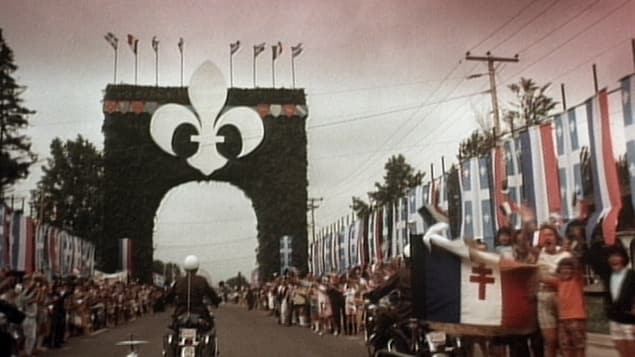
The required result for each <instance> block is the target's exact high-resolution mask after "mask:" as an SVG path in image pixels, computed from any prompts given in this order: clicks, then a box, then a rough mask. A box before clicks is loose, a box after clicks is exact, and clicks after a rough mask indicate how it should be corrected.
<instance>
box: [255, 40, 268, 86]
mask: <svg viewBox="0 0 635 357" xmlns="http://www.w3.org/2000/svg"><path fill="white" fill-rule="evenodd" d="M265 45H266V44H265V43H264V42H263V43H260V44H258V45H254V62H253V63H254V68H253V75H254V88H256V58H257V57H258V55H259V54H260V53H262V51H264V50H265Z"/></svg>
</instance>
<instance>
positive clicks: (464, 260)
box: [423, 223, 536, 333]
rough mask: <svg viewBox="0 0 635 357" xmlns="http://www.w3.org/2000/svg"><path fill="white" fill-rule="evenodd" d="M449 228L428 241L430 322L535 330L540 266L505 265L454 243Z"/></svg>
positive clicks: (434, 230) (437, 229)
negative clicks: (536, 281) (534, 289)
mask: <svg viewBox="0 0 635 357" xmlns="http://www.w3.org/2000/svg"><path fill="white" fill-rule="evenodd" d="M448 230H449V226H448V225H447V224H446V223H438V224H435V225H434V226H432V227H431V228H430V230H429V231H428V232H427V233H426V235H425V236H424V238H423V239H424V242H425V243H426V246H427V249H426V252H425V253H424V259H423V264H425V319H426V320H428V321H431V322H436V323H450V324H461V325H477V326H484V327H500V328H502V329H501V330H502V331H506V332H507V333H511V332H512V331H519V332H520V331H531V330H532V329H534V328H535V324H536V313H535V305H534V304H535V303H534V298H533V295H532V287H531V284H530V283H528V282H531V281H533V276H534V274H535V273H536V266H535V265H525V264H518V263H514V262H508V261H506V260H501V258H500V256H499V255H498V254H496V253H489V252H481V251H476V250H474V249H472V248H469V247H468V246H467V245H466V244H465V242H464V241H463V240H462V239H457V240H449V239H448V238H447V235H446V234H447V231H448Z"/></svg>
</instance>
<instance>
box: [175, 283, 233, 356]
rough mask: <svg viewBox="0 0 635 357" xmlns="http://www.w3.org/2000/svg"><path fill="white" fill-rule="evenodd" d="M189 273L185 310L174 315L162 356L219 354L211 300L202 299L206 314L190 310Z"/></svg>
mask: <svg viewBox="0 0 635 357" xmlns="http://www.w3.org/2000/svg"><path fill="white" fill-rule="evenodd" d="M190 278H191V273H190V272H188V281H187V310H186V312H185V313H183V314H181V315H179V316H176V317H175V319H174V320H173V321H172V324H171V326H170V332H169V333H168V334H167V335H166V336H165V337H164V341H163V356H166V357H216V356H219V355H220V349H219V346H218V338H217V337H216V326H215V324H214V314H213V313H212V311H211V305H212V302H211V301H208V300H207V299H204V301H203V305H205V308H206V309H207V312H208V313H207V316H204V315H201V314H196V313H192V312H191V305H190V296H191V279H190Z"/></svg>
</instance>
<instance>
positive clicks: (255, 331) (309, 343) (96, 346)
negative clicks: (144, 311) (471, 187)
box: [39, 305, 618, 357]
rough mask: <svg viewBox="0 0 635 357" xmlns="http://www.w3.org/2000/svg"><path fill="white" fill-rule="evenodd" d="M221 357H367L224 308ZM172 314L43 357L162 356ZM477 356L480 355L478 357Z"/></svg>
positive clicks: (596, 342) (602, 350)
mask: <svg viewBox="0 0 635 357" xmlns="http://www.w3.org/2000/svg"><path fill="white" fill-rule="evenodd" d="M215 315H216V325H217V329H218V333H219V343H220V348H221V356H223V357H225V356H228V357H242V356H245V357H247V356H249V357H254V356H262V357H269V356H271V357H278V356H290V357H325V356H347V357H365V356H366V349H365V346H364V343H363V341H362V339H361V337H351V336H331V335H324V336H318V335H316V334H315V333H313V332H311V330H309V329H308V328H301V327H297V326H291V327H288V326H281V325H278V324H277V323H276V320H275V319H274V318H272V317H271V316H268V315H267V313H266V312H263V311H247V310H246V309H245V308H243V307H239V306H236V305H223V306H221V307H220V308H219V309H218V310H216V311H215ZM169 316H170V315H169V313H168V312H164V313H160V314H155V315H147V316H144V317H142V318H139V319H137V320H135V321H130V322H128V323H126V324H124V325H122V326H118V327H115V328H112V329H107V330H102V331H98V332H96V333H95V334H93V335H92V336H84V337H74V338H71V339H70V340H69V341H68V342H67V343H66V344H65V345H64V347H62V348H61V349H55V350H49V351H46V352H44V353H41V354H39V356H43V357H62V356H63V357H114V356H118V357H124V356H125V355H126V353H127V352H128V350H127V348H126V347H120V346H115V343H117V342H119V341H123V340H128V339H130V338H131V335H132V338H133V339H135V340H147V341H148V342H149V343H148V344H145V345H142V346H140V347H139V351H138V352H139V356H140V357H145V356H161V338H162V336H163V333H164V332H165V327H166V326H167V325H168V322H169ZM586 352H587V353H586V354H587V356H597V357H613V356H618V355H617V352H616V351H615V349H614V348H613V347H612V342H611V341H610V339H609V338H608V337H607V336H603V335H602V336H600V335H596V336H590V338H589V346H588V348H587V351H586ZM477 355H480V354H478V353H477Z"/></svg>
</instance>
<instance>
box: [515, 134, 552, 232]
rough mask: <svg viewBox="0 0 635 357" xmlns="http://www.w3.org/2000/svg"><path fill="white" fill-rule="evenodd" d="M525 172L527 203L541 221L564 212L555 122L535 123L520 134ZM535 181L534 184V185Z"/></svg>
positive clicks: (523, 170)
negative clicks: (555, 138) (561, 198)
mask: <svg viewBox="0 0 635 357" xmlns="http://www.w3.org/2000/svg"><path fill="white" fill-rule="evenodd" d="M520 143H521V147H522V153H521V156H522V160H521V162H522V164H521V166H522V175H523V183H526V184H525V185H523V189H524V195H523V197H524V198H525V200H526V203H527V206H529V208H531V209H532V210H533V212H534V214H535V215H536V221H537V223H538V224H542V223H545V222H548V221H549V216H550V215H551V213H559V212H560V207H561V204H560V181H559V178H558V163H557V161H556V153H555V147H554V141H553V129H552V127H551V124H543V125H540V126H532V127H530V128H529V129H528V130H527V131H526V132H524V133H522V134H521V135H520ZM530 183H531V184H530Z"/></svg>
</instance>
